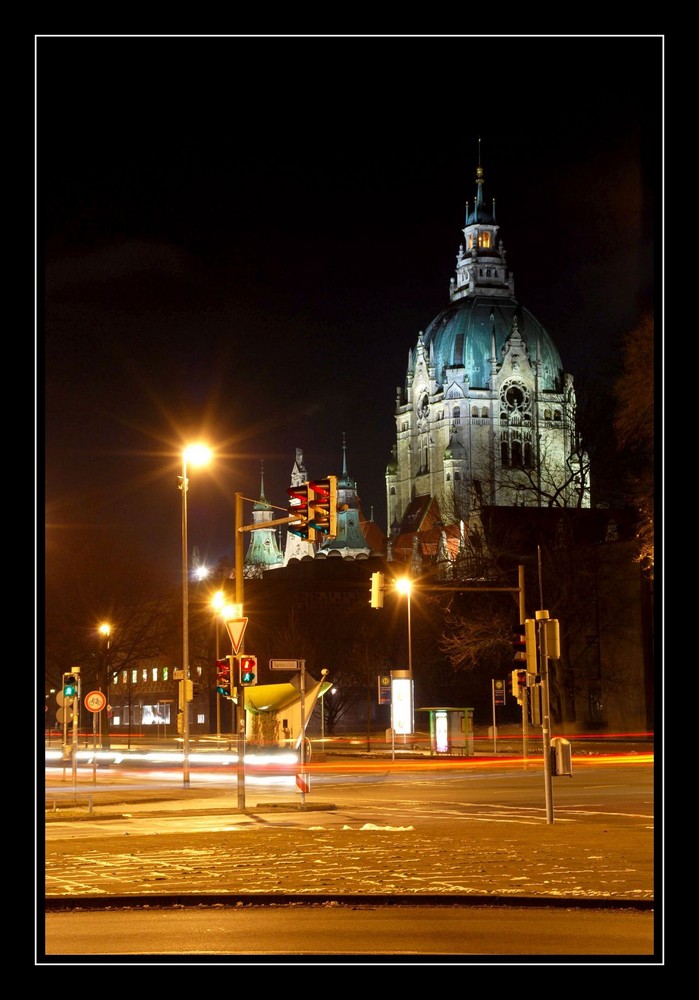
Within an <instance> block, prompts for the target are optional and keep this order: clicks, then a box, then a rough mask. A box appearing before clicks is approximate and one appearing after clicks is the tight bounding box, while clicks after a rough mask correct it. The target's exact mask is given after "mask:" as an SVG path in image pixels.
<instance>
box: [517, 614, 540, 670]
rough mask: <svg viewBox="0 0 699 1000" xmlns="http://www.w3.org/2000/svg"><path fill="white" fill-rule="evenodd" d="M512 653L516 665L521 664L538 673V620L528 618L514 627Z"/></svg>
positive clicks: (524, 667)
mask: <svg viewBox="0 0 699 1000" xmlns="http://www.w3.org/2000/svg"><path fill="white" fill-rule="evenodd" d="M512 653H513V657H512V658H513V660H514V665H515V666H516V667H518V666H521V667H522V668H523V669H526V670H527V671H528V673H530V674H536V673H538V670H537V658H536V622H535V621H534V619H533V618H527V619H526V621H524V622H523V623H522V624H521V625H514V626H513V628H512Z"/></svg>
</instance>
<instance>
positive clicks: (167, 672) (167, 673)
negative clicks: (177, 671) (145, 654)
mask: <svg viewBox="0 0 699 1000" xmlns="http://www.w3.org/2000/svg"><path fill="white" fill-rule="evenodd" d="M169 677H170V668H169V667H163V680H164V681H166V680H168V678H169Z"/></svg>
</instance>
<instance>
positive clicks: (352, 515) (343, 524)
mask: <svg viewBox="0 0 699 1000" xmlns="http://www.w3.org/2000/svg"><path fill="white" fill-rule="evenodd" d="M361 520H362V511H361V505H360V501H359V496H358V495H357V483H356V482H355V480H354V479H352V477H351V476H350V475H349V473H348V472H347V446H346V443H345V435H344V434H343V435H342V475H341V476H338V479H337V535H336V536H335V538H328V539H326V540H325V541H323V542H322V543H321V545H320V546H319V548H318V555H319V556H320V555H330V554H331V553H333V554H335V555H341V556H352V557H353V558H355V559H357V558H363V557H365V556H368V555H369V554H370V553H371V547H370V546H369V545H368V544H367V540H366V538H365V536H364V533H363V532H362V529H361V527H360V521H361Z"/></svg>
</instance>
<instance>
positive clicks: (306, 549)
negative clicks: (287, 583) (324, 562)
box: [284, 448, 315, 566]
mask: <svg viewBox="0 0 699 1000" xmlns="http://www.w3.org/2000/svg"><path fill="white" fill-rule="evenodd" d="M306 482H308V473H307V472H306V466H305V465H304V464H303V451H302V449H301V448H297V449H296V461H295V462H294V465H293V468H292V470H291V482H290V483H289V485H290V486H300V485H301V484H302V483H306ZM305 556H310V558H311V559H313V557H314V556H315V547H314V545H313V542H309V541H307V540H306V539H304V538H299V536H298V535H295V534H294V533H293V532H292V531H287V533H286V548H285V549H284V565H285V566H286V565H287V564H288V562H289V560H290V559H303V558H304V557H305Z"/></svg>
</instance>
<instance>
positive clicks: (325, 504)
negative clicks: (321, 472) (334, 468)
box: [306, 476, 337, 541]
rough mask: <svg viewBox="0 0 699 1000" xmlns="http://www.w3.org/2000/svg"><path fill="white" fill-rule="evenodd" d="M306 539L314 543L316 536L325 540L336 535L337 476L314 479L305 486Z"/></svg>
mask: <svg viewBox="0 0 699 1000" xmlns="http://www.w3.org/2000/svg"><path fill="white" fill-rule="evenodd" d="M306 485H307V487H308V490H307V494H306V496H307V501H308V538H309V541H314V540H315V536H316V534H319V535H324V536H325V537H326V538H335V537H336V535H337V476H328V478H327V479H314V480H311V481H310V482H308V483H307V484H306Z"/></svg>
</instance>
